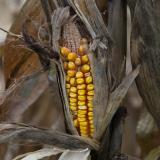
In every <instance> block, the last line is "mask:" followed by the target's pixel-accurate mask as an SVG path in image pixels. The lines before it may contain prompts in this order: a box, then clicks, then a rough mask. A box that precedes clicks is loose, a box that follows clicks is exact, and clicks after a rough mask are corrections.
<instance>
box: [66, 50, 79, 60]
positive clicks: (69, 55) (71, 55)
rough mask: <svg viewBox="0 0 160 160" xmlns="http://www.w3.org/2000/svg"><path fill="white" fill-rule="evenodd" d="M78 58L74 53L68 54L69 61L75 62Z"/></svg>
mask: <svg viewBox="0 0 160 160" xmlns="http://www.w3.org/2000/svg"><path fill="white" fill-rule="evenodd" d="M76 58H77V54H76V53H74V52H70V53H69V54H68V56H67V59H68V60H69V61H75V60H76Z"/></svg>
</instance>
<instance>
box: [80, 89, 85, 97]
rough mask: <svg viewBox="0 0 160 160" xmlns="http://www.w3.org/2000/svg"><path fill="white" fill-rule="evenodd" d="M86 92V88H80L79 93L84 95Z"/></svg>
mask: <svg viewBox="0 0 160 160" xmlns="http://www.w3.org/2000/svg"><path fill="white" fill-rule="evenodd" d="M85 94H86V90H84V89H82V90H78V95H80V96H84V95H85Z"/></svg>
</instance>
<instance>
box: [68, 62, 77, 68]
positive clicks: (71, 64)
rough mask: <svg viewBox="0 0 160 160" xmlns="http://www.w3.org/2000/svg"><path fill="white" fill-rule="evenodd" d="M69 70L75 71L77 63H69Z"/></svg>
mask: <svg viewBox="0 0 160 160" xmlns="http://www.w3.org/2000/svg"><path fill="white" fill-rule="evenodd" d="M68 69H71V70H75V69H76V65H75V63H74V62H68Z"/></svg>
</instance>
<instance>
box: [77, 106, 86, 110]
mask: <svg viewBox="0 0 160 160" xmlns="http://www.w3.org/2000/svg"><path fill="white" fill-rule="evenodd" d="M78 109H80V110H86V109H87V106H78Z"/></svg>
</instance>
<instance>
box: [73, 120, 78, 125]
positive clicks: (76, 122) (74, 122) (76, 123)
mask: <svg viewBox="0 0 160 160" xmlns="http://www.w3.org/2000/svg"><path fill="white" fill-rule="evenodd" d="M73 124H74V126H75V127H78V120H77V119H75V120H74V121H73Z"/></svg>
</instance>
